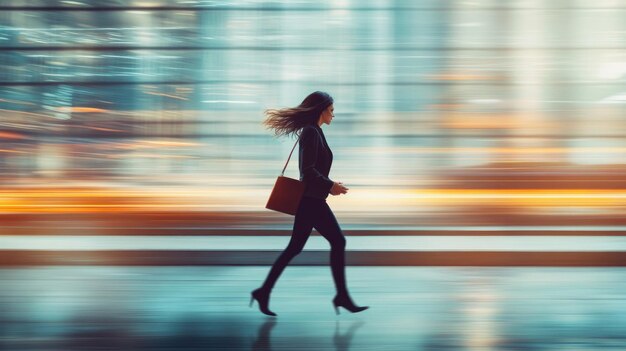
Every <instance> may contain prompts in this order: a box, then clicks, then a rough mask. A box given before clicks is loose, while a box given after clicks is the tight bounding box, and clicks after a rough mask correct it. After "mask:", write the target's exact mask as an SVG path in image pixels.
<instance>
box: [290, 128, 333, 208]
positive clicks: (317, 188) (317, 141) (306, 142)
mask: <svg viewBox="0 0 626 351" xmlns="http://www.w3.org/2000/svg"><path fill="white" fill-rule="evenodd" d="M332 163H333V153H332V151H330V147H328V144H327V143H326V137H324V132H322V128H321V127H320V126H318V125H317V124H312V125H308V126H306V127H304V128H302V132H301V134H300V162H299V166H300V180H301V181H303V182H304V184H305V188H304V194H303V196H307V197H314V198H317V199H326V198H327V197H328V194H329V193H330V189H331V188H332V187H333V184H334V183H335V182H333V181H332V180H330V179H329V178H328V173H329V172H330V166H331V165H332Z"/></svg>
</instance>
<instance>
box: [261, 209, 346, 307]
mask: <svg viewBox="0 0 626 351" xmlns="http://www.w3.org/2000/svg"><path fill="white" fill-rule="evenodd" d="M313 228H315V229H316V230H317V232H318V233H320V235H322V236H323V237H324V238H325V239H326V240H328V242H329V243H330V268H331V272H332V275H333V280H334V282H335V288H336V289H337V294H338V295H339V294H347V293H348V290H347V287H346V274H345V266H346V264H345V249H346V239H345V237H344V236H343V233H342V231H341V228H340V227H339V223H337V219H336V218H335V214H334V213H333V211H332V210H331V209H330V207H329V206H328V203H326V200H323V199H316V198H312V197H303V198H302V201H301V202H300V206H299V207H298V211H297V212H296V217H295V219H294V223H293V231H292V233H291V240H290V241H289V244H288V245H287V247H286V248H285V250H284V251H283V252H282V253H281V254H280V256H278V258H277V259H276V261H275V262H274V264H273V265H272V268H271V269H270V272H269V273H268V275H267V278H266V279H265V283H263V288H265V289H267V290H268V291H270V290H271V289H272V288H273V287H274V284H276V281H277V280H278V277H280V274H281V273H282V272H283V270H284V269H285V267H287V265H288V264H289V262H290V261H291V260H292V259H293V258H294V257H295V256H296V255H298V254H299V253H300V252H302V249H303V248H304V244H306V242H307V240H308V239H309V236H310V235H311V232H312V231H313Z"/></svg>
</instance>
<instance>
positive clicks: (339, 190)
mask: <svg viewBox="0 0 626 351" xmlns="http://www.w3.org/2000/svg"><path fill="white" fill-rule="evenodd" d="M347 192H348V188H346V187H345V186H343V183H342V182H335V184H333V187H332V188H330V194H331V195H341V194H346V193H347Z"/></svg>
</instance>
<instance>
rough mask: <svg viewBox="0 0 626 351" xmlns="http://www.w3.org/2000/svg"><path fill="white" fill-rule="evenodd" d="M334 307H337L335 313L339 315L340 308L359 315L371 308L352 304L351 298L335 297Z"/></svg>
mask: <svg viewBox="0 0 626 351" xmlns="http://www.w3.org/2000/svg"><path fill="white" fill-rule="evenodd" d="M333 306H335V313H336V314H339V307H343V308H345V309H346V310H348V311H350V312H352V313H357V312H361V311H365V310H366V309H368V308H369V306H357V305H355V304H354V302H352V300H351V299H350V297H349V296H339V295H337V296H335V298H334V299H333Z"/></svg>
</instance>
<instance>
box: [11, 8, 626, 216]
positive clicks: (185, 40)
mask: <svg viewBox="0 0 626 351" xmlns="http://www.w3.org/2000/svg"><path fill="white" fill-rule="evenodd" d="M625 18H626V1H623V0H602V1H593V2H589V1H582V0H577V1H564V0H563V1H540V0H534V1H521V0H520V1H496V0H476V1H452V0H449V1H435V0H427V1H414V0H396V1H373V0H367V1H356V0H353V1H349V0H342V1H331V0H326V1H310V2H309V1H298V2H292V1H202V0H198V1H193V0H189V1H174V0H169V1H168V0H150V1H143V0H117V1H80V0H78V1H51V0H26V1H25V0H6V1H3V2H2V4H1V5H0V62H1V64H2V69H1V70H0V142H1V143H2V146H1V148H0V170H1V172H0V173H1V176H0V181H1V182H2V190H1V191H2V192H3V193H4V199H3V200H2V203H0V206H1V207H2V210H3V211H4V212H5V213H12V212H29V211H32V212H76V211H78V212H80V211H97V212H102V211H113V212H114V211H120V212H122V211H138V210H154V209H158V210H163V209H165V210H182V211H209V212H211V211H235V212H238V211H260V212H263V213H267V212H266V210H264V205H265V201H266V199H267V196H269V191H270V190H271V187H272V185H273V183H274V181H275V178H276V176H277V175H278V174H279V173H280V170H281V169H282V166H283V164H284V161H285V160H286V158H287V156H288V154H289V151H290V150H291V147H292V145H293V142H294V140H279V139H275V138H273V137H272V135H271V132H270V131H268V130H265V129H264V128H263V126H262V125H261V122H262V120H263V115H262V112H263V110H264V109H266V108H275V107H285V106H294V105H297V104H298V103H300V101H301V100H302V99H303V98H304V97H305V96H306V95H307V94H308V93H310V92H312V91H315V90H324V91H327V92H329V93H330V94H331V95H333V96H334V98H335V101H336V103H335V112H336V118H335V119H334V121H333V123H332V125H330V126H324V130H325V133H326V136H327V139H328V142H329V144H330V146H331V148H332V149H333V153H334V156H335V159H334V163H333V168H332V170H331V174H330V177H331V179H333V180H336V181H342V182H344V183H345V184H346V186H348V187H349V188H350V189H351V190H350V192H349V193H348V195H345V196H340V197H337V198H334V197H331V198H330V200H329V201H331V202H332V206H333V208H336V209H337V210H338V211H339V212H343V213H345V214H346V217H345V218H346V220H348V214H352V215H353V216H352V217H350V219H349V221H350V223H352V224H355V223H368V221H371V222H372V223H374V222H376V223H380V221H381V220H383V219H382V218H378V217H376V215H375V214H376V213H383V215H382V216H383V217H385V218H386V219H387V220H389V222H388V224H389V225H412V224H416V223H420V224H426V225H431V224H432V225H436V224H460V225H472V224H481V225H482V224H503V223H506V224H517V225H524V224H529V225H533V224H572V223H573V222H572V221H574V223H579V224H613V225H615V224H621V225H623V224H626V220H624V218H623V211H624V209H625V207H626V176H624V174H626V157H625V155H626V21H624V19H625ZM296 157H297V156H296ZM286 175H288V176H292V177H297V176H298V170H297V161H296V162H294V160H293V159H292V162H291V164H290V165H289V168H288V170H287V172H286ZM14 187H19V188H20V189H19V190H14ZM27 189H30V191H32V192H28V191H26V190H27ZM59 189H63V190H62V191H59ZM392 214H393V215H392ZM451 218H452V219H451ZM576 221H578V222H576ZM251 223H254V221H252V220H251Z"/></svg>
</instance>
